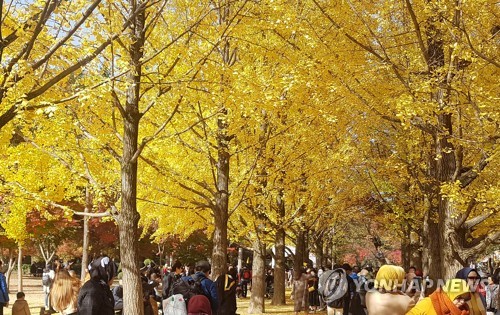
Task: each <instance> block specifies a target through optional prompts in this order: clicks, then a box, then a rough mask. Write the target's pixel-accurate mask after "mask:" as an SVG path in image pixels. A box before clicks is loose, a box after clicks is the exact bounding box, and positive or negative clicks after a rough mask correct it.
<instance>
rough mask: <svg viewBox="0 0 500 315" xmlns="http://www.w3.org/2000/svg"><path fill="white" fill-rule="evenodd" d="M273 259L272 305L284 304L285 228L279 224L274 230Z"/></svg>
mask: <svg viewBox="0 0 500 315" xmlns="http://www.w3.org/2000/svg"><path fill="white" fill-rule="evenodd" d="M274 248H275V251H276V254H275V261H276V264H275V266H274V283H273V285H274V294H273V300H272V303H271V304H272V305H285V304H286V295H285V289H286V288H285V229H284V227H283V226H280V228H278V230H277V231H276V242H275V247H274Z"/></svg>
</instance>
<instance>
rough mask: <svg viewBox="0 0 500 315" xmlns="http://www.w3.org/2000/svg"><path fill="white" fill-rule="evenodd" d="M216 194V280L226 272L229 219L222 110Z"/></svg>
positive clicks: (219, 129) (224, 114) (214, 210)
mask: <svg viewBox="0 0 500 315" xmlns="http://www.w3.org/2000/svg"><path fill="white" fill-rule="evenodd" d="M217 126H218V130H217V145H218V149H219V151H218V161H217V194H216V197H215V209H213V214H214V222H215V230H214V236H213V244H214V247H213V250H212V275H213V278H214V279H216V278H217V277H218V276H219V275H220V274H222V273H224V272H225V271H226V265H227V247H228V240H227V221H228V219H229V210H228V206H229V157H230V155H229V140H230V139H229V137H228V135H227V130H228V125H227V110H226V109H225V108H224V109H223V110H222V112H221V114H220V116H219V117H218V120H217Z"/></svg>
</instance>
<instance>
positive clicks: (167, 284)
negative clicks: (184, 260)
mask: <svg viewBox="0 0 500 315" xmlns="http://www.w3.org/2000/svg"><path fill="white" fill-rule="evenodd" d="M171 270H172V271H171V272H166V273H165V274H164V275H163V286H162V297H163V299H164V300H165V299H167V298H169V297H171V296H172V295H173V292H172V291H173V288H174V282H175V281H177V280H179V279H180V278H181V277H182V272H183V268H182V264H181V262H180V261H178V260H176V261H175V262H174V264H173V265H172V269H171Z"/></svg>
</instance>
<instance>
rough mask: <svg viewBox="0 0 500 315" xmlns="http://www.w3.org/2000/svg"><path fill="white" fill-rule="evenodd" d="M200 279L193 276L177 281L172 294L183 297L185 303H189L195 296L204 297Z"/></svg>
mask: <svg viewBox="0 0 500 315" xmlns="http://www.w3.org/2000/svg"><path fill="white" fill-rule="evenodd" d="M201 280H202V277H196V275H193V276H191V277H182V278H180V279H177V280H176V281H175V282H174V284H173V288H172V294H173V295H176V294H181V295H182V296H183V297H184V300H185V301H186V303H188V302H189V299H191V298H192V297H193V296H195V295H200V294H202V295H204V292H203V288H202V287H201Z"/></svg>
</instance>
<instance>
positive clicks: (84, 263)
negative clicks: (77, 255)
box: [80, 186, 92, 283]
mask: <svg viewBox="0 0 500 315" xmlns="http://www.w3.org/2000/svg"><path fill="white" fill-rule="evenodd" d="M91 209H92V198H91V195H90V190H89V187H88V186H87V187H86V188H85V209H84V210H83V212H84V213H90V210H91ZM89 219H90V217H88V216H86V215H84V216H83V248H82V270H81V274H80V280H81V281H82V283H83V281H84V280H85V275H86V273H87V266H88V264H89V241H90V235H89Z"/></svg>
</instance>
